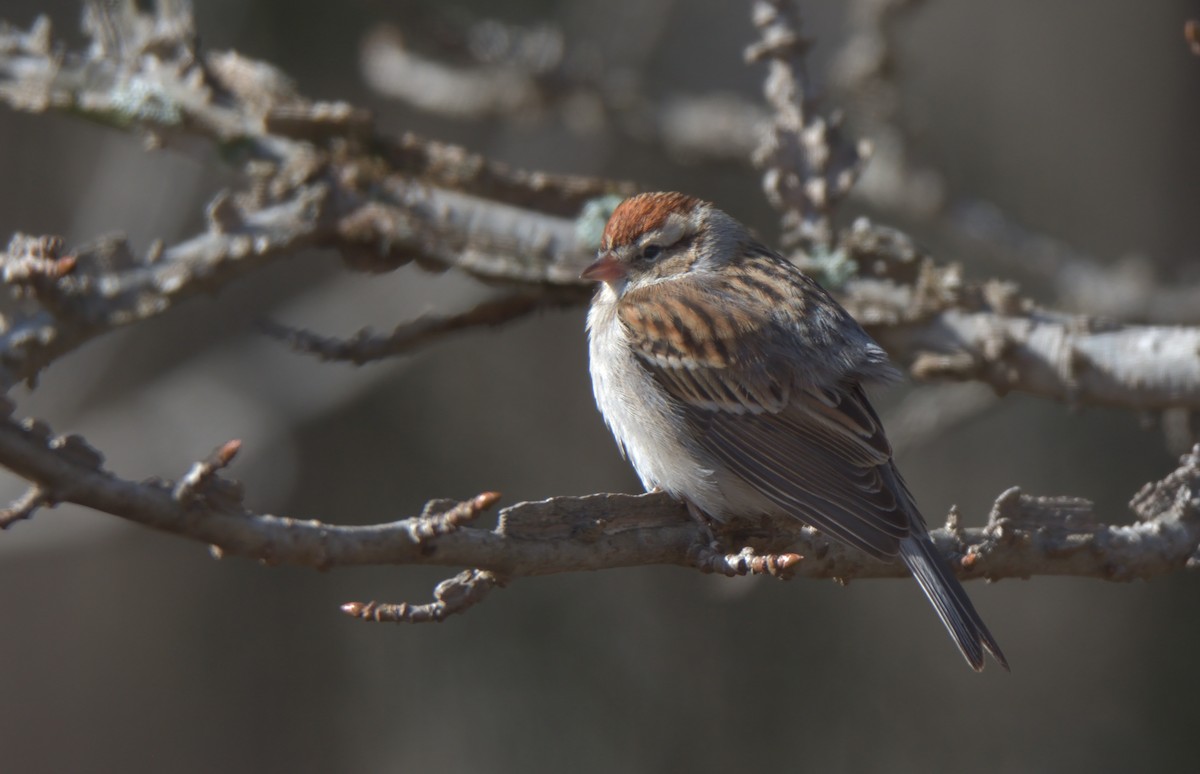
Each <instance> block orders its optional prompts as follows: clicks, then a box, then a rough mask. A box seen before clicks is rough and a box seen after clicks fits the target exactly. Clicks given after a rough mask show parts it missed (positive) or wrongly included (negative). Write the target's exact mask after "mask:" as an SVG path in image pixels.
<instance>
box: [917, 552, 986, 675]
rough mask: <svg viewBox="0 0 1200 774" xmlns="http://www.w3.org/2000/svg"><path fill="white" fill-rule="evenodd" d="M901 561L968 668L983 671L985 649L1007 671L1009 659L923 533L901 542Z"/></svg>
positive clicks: (956, 579)
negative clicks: (927, 600) (935, 613)
mask: <svg viewBox="0 0 1200 774" xmlns="http://www.w3.org/2000/svg"><path fill="white" fill-rule="evenodd" d="M900 558H901V559H903V560H904V564H905V565H907V566H908V569H909V572H911V573H912V575H913V577H914V578H916V579H917V583H919V584H920V585H921V590H922V591H924V592H925V596H926V597H928V598H929V601H930V603H932V604H933V608H934V610H936V611H937V614H938V618H941V619H942V623H943V624H944V625H945V627H946V629H947V630H948V631H949V632H950V636H951V637H953V638H954V642H955V644H957V645H958V649H959V650H960V651H962V654H963V658H965V659H966V660H967V663H968V664H970V665H971V668H972V669H974V670H975V671H976V672H979V671H981V670H982V669H983V651H984V649H985V648H986V649H987V651H988V652H989V653H991V654H992V656H993V657H994V658H995V659H996V661H997V662H998V663H999V664H1000V666H1002V667H1004V669H1005V670H1008V660H1007V659H1006V658H1004V654H1003V653H1001V652H1000V646H999V645H997V644H996V640H995V639H994V638H993V637H992V633H991V632H989V631H988V628H987V626H986V625H985V624H984V623H983V619H982V618H980V617H979V613H977V612H975V606H974V605H972V604H971V600H970V599H969V598H968V597H967V592H966V591H965V590H964V589H963V587H962V584H960V583H959V582H958V578H955V577H954V574H953V573H952V572H951V571H950V568H949V567H948V566H947V565H946V562H945V560H944V559H942V557H941V554H939V553H938V551H937V548H936V547H935V546H934V545H933V542H932V541H930V539H929V536H928V535H927V534H925V531H924V530H920V531H919V532H917V531H914V533H913V534H912V535H911V536H909V537H907V538H905V539H904V540H903V541H901V543H900Z"/></svg>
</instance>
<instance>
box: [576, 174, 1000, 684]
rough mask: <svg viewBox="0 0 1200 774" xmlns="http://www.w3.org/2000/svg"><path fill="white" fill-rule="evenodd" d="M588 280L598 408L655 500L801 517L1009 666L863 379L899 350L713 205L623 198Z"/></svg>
mask: <svg viewBox="0 0 1200 774" xmlns="http://www.w3.org/2000/svg"><path fill="white" fill-rule="evenodd" d="M583 277H584V278H585V279H589V280H598V281H600V282H601V283H602V284H601V286H600V288H599V290H598V291H597V292H596V296H595V298H594V299H593V301H592V307H591V310H590V311H589V313H588V322H587V326H588V337H589V343H590V355H591V374H592V386H593V389H594V391H595V394H596V403H597V405H599V407H600V411H601V413H602V414H603V415H604V420H605V422H607V423H608V426H609V428H610V429H611V430H612V432H613V435H615V436H616V439H617V443H618V445H620V447H621V450H622V452H623V453H624V454H625V455H627V456H628V458H629V460H630V462H632V463H633V467H634V468H635V469H636V470H637V473H638V476H640V477H641V479H642V483H643V484H644V485H645V487H646V488H647V489H648V490H649V489H655V488H660V489H662V490H664V491H666V492H667V493H669V494H671V495H672V496H674V497H676V498H678V499H680V500H683V501H684V502H685V503H687V505H688V508H689V510H691V511H692V512H693V513H694V514H697V513H698V515H701V516H703V517H707V518H709V519H712V520H715V521H718V522H719V521H722V520H724V519H726V518H727V517H730V516H735V515H740V516H752V515H758V514H764V515H767V516H779V517H793V518H796V519H799V520H800V521H802V522H804V523H805V524H808V525H810V526H812V527H814V528H816V529H818V530H820V531H821V532H824V533H825V534H827V535H830V536H831V537H833V538H836V539H837V540H840V541H842V542H844V543H847V544H849V545H852V546H855V547H857V548H860V549H862V550H863V551H866V552H867V553H869V554H871V555H872V556H875V557H877V558H879V559H883V560H890V559H892V558H894V557H896V556H897V555H899V557H900V559H901V560H903V562H904V563H905V565H907V566H908V569H909V571H910V572H912V574H913V576H914V577H915V578H916V580H917V583H919V584H920V586H921V589H922V590H923V591H924V592H925V595H926V596H927V597H928V598H929V601H930V602H931V603H932V604H933V607H934V609H935V610H936V611H937V614H938V616H939V617H940V618H941V619H942V623H943V624H945V626H946V628H947V629H948V630H949V632H950V635H951V636H952V637H953V638H954V641H955V643H957V644H958V647H959V650H961V651H962V654H963V656H964V657H965V658H966V659H967V662H968V663H969V664H970V665H971V666H972V667H973V668H974V669H976V670H980V669H982V668H983V659H984V655H983V651H984V649H985V648H986V649H987V650H988V651H990V652H991V654H992V655H993V656H994V657H995V659H996V660H997V661H998V662H999V663H1000V665H1001V666H1003V667H1004V668H1005V669H1007V668H1008V664H1007V662H1006V661H1005V658H1004V655H1003V654H1002V653H1001V652H1000V647H999V646H998V645H997V644H996V641H995V640H994V639H993V638H992V635H991V633H990V632H988V629H987V626H985V625H984V623H983V621H982V620H981V619H980V617H979V614H978V613H976V612H975V608H974V607H973V606H972V605H971V602H970V600H969V599H968V598H967V595H966V592H965V591H964V590H963V588H962V586H961V585H960V584H959V582H958V580H957V579H956V578H955V577H954V575H953V573H952V572H951V571H950V569H949V568H948V567H947V566H946V563H945V562H944V560H943V559H942V558H941V556H939V554H938V552H937V549H936V548H935V547H934V545H933V543H932V542H930V540H929V534H928V531H927V529H926V527H925V521H924V519H923V518H922V517H921V513H920V511H918V510H917V505H916V503H915V502H914V500H913V497H912V495H911V494H910V493H909V491H908V488H907V487H906V486H905V484H904V480H903V479H902V478H901V477H900V472H899V471H898V470H897V469H896V465H895V463H894V462H893V461H892V449H891V446H890V444H889V443H888V440H887V438H886V437H885V436H884V433H883V427H882V426H881V424H880V422H879V417H878V415H876V413H875V410H874V409H873V408H872V407H871V404H870V403H869V402H868V401H867V396H866V395H865V394H864V392H863V388H862V383H863V382H866V381H880V380H889V379H893V378H895V377H896V371H895V369H893V368H892V366H891V365H890V364H889V363H888V359H887V355H886V354H884V352H883V350H882V349H881V348H880V347H879V345H878V344H876V343H875V342H874V341H872V340H871V338H870V337H869V336H868V335H867V333H866V332H865V331H864V330H863V329H862V327H861V326H859V324H858V323H857V322H856V321H855V320H854V318H852V317H851V316H850V315H849V313H847V312H846V310H844V309H842V307H841V306H839V305H838V303H837V302H836V301H834V300H833V298H832V297H831V296H830V295H829V294H828V293H826V292H825V291H824V290H823V289H822V288H821V287H820V286H819V285H818V284H817V283H816V282H814V281H813V280H812V279H810V278H809V277H808V276H806V275H805V274H803V273H802V272H801V271H800V270H799V269H797V268H796V267H795V266H793V265H792V264H791V263H789V262H788V261H787V260H785V259H784V258H782V257H780V256H779V255H778V254H777V253H775V252H773V251H771V250H770V249H768V248H766V247H764V246H762V245H761V244H759V243H758V242H756V241H755V240H754V238H753V237H751V236H750V234H749V233H748V232H747V230H746V228H745V227H744V226H742V224H740V223H738V222H737V221H735V220H734V219H733V218H731V217H730V216H728V215H726V214H725V213H724V212H722V211H720V210H718V209H717V208H716V207H714V206H713V205H711V204H709V203H708V202H703V201H700V200H698V199H695V198H692V197H690V196H685V195H683V194H678V193H647V194H641V195H638V196H634V197H633V198H630V199H626V200H625V201H624V202H622V203H621V204H620V205H619V206H618V207H617V208H616V210H615V211H614V212H613V214H612V217H611V218H609V221H608V225H607V226H606V227H605V229H604V238H603V244H602V246H601V249H600V255H599V257H598V258H597V260H596V261H595V262H594V263H592V264H591V265H590V266H588V267H587V269H585V270H584V272H583Z"/></svg>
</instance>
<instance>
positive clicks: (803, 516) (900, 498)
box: [618, 261, 919, 557]
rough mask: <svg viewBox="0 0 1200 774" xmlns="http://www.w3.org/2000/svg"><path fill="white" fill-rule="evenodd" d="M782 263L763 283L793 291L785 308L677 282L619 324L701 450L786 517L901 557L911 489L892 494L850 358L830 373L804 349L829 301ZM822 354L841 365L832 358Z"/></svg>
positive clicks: (644, 296)
mask: <svg viewBox="0 0 1200 774" xmlns="http://www.w3.org/2000/svg"><path fill="white" fill-rule="evenodd" d="M779 263H781V261H767V262H766V264H767V266H766V268H763V269H762V271H763V272H774V274H773V275H772V280H773V281H774V284H773V285H772V287H773V288H775V290H774V291H773V292H778V290H777V288H778V287H779V284H780V283H779V280H783V281H784V284H785V286H787V287H789V288H790V289H791V297H789V298H786V299H784V302H783V303H781V302H780V301H779V300H778V299H764V298H761V297H759V295H761V293H762V292H763V291H762V290H761V289H760V285H761V284H762V283H759V284H757V285H756V284H754V283H745V284H742V285H738V286H734V285H726V286H722V287H720V288H718V291H719V292H707V291H705V290H703V289H702V288H701V286H700V284H699V283H694V282H693V281H692V280H689V279H677V280H672V281H671V282H670V283H667V286H666V287H664V286H662V285H659V286H655V288H654V292H653V293H652V294H650V293H643V292H641V291H638V290H634V291H630V292H627V293H626V294H625V296H624V297H623V298H622V300H621V302H620V307H619V310H618V314H619V315H620V317H621V320H622V322H623V323H624V324H625V326H626V331H627V333H628V336H629V340H630V342H631V343H632V345H633V347H634V351H635V352H637V354H638V356H639V360H640V362H641V363H642V365H643V366H644V367H645V368H646V370H647V371H648V372H649V373H650V374H651V375H652V376H653V377H654V379H655V380H656V381H657V382H658V384H660V385H661V386H662V387H663V389H665V390H666V391H667V392H668V394H670V395H671V397H672V398H674V400H675V401H676V402H677V404H678V406H679V410H680V412H681V413H682V415H683V416H684V418H685V419H686V420H687V421H688V423H689V424H690V425H691V427H692V428H693V429H694V430H695V432H696V437H697V442H698V444H699V446H700V447H701V448H702V449H703V450H705V451H706V452H707V453H708V454H710V455H711V456H712V457H713V458H714V459H715V460H717V461H719V462H720V463H721V464H722V465H724V466H725V467H726V468H727V469H728V470H729V471H730V472H732V473H733V474H734V475H736V476H738V477H739V478H741V479H742V480H743V481H745V482H746V483H747V484H749V485H750V486H751V487H752V488H753V489H755V490H757V491H758V492H759V493H760V494H762V495H763V496H764V497H765V498H766V499H768V500H769V501H770V502H772V503H773V504H775V505H776V506H777V507H779V508H780V509H781V510H783V511H784V512H786V513H788V514H790V515H792V516H794V517H796V518H798V519H800V520H801V521H803V522H805V523H807V524H810V525H811V526H813V527H815V528H817V529H819V530H821V531H823V532H826V533H828V534H829V535H831V536H833V537H835V538H837V539H840V540H842V541H845V542H846V543H849V544H851V545H853V546H856V547H858V548H861V549H862V550H864V551H867V552H868V553H870V554H872V555H874V556H877V557H892V556H896V555H897V554H898V553H899V551H900V542H901V540H903V539H904V538H906V537H908V536H909V534H910V533H911V527H910V522H909V519H910V514H916V513H917V510H916V508H915V506H913V507H912V508H911V509H910V508H909V507H908V506H909V505H911V497H910V495H909V494H908V492H907V490H906V489H904V488H903V484H900V485H899V487H897V486H893V485H892V484H891V483H890V482H891V481H892V480H893V477H894V479H895V480H899V474H898V473H895V468H894V466H893V464H892V461H891V460H892V450H891V446H890V445H889V444H888V441H887V438H886V437H885V436H884V434H883V428H882V426H881V425H880V422H879V418H878V417H877V416H876V414H875V411H874V409H872V407H871V405H870V403H869V402H868V401H867V398H866V395H865V394H864V393H863V391H862V388H861V387H860V386H859V385H858V379H859V378H861V373H859V372H857V371H856V370H855V366H856V364H855V363H854V362H853V360H852V359H851V358H849V357H843V358H841V361H842V362H843V364H842V366H841V370H840V372H838V371H834V372H833V373H829V372H828V369H829V367H828V366H827V365H826V364H824V361H822V362H821V363H818V364H817V365H814V364H813V362H809V361H812V360H815V359H816V358H815V357H813V355H814V354H815V353H812V352H805V351H803V349H802V348H800V347H798V345H797V341H798V336H797V331H796V330H795V326H798V325H803V324H805V323H804V322H803V321H802V320H801V321H798V320H797V319H796V315H800V314H802V313H803V311H804V310H805V308H806V307H807V305H808V304H810V303H811V302H812V300H813V299H812V294H813V293H817V292H820V293H823V292H824V291H821V290H820V289H819V288H818V287H817V286H816V285H815V284H813V283H811V281H810V280H808V278H807V277H804V275H802V274H800V273H799V272H794V271H793V270H791V268H790V267H782V266H778V265H776V264H779ZM772 301H773V302H772ZM850 324H851V326H852V329H853V330H857V331H858V332H859V333H860V334H861V337H862V339H863V340H864V341H867V342H869V341H870V339H869V338H868V337H867V336H866V334H865V333H862V332H861V329H860V328H858V327H857V324H855V323H853V321H852V320H851V321H850ZM844 325H845V321H839V326H844ZM789 326H791V329H789ZM851 343H853V342H851ZM852 350H853V348H852V347H850V346H849V345H847V346H846V351H847V352H850V351H852ZM821 354H822V355H824V356H825V359H826V360H829V359H832V360H834V361H835V362H838V358H837V357H836V355H837V353H836V352H834V353H832V355H833V356H832V357H831V355H830V353H828V352H823V353H821ZM872 357H874V353H872ZM806 358H807V359H806ZM876 359H877V358H876ZM867 365H871V366H874V365H877V363H876V362H875V361H872V362H871V363H868V364H867ZM822 369H825V370H822ZM916 518H919V516H917V517H916Z"/></svg>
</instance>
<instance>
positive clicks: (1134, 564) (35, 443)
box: [0, 420, 1200, 604]
mask: <svg viewBox="0 0 1200 774" xmlns="http://www.w3.org/2000/svg"><path fill="white" fill-rule="evenodd" d="M65 447H66V445H65V444H63V443H62V442H61V440H59V439H52V438H51V437H50V432H49V429H48V428H47V427H46V426H45V425H44V424H43V423H39V422H26V423H24V424H18V423H16V422H14V421H12V420H5V421H4V422H3V423H0V464H2V465H4V466H5V467H7V468H9V469H10V470H12V471H14V472H16V473H17V474H18V475H21V476H23V477H25V478H27V479H28V480H30V481H32V482H33V483H34V484H35V485H36V486H38V487H39V488H40V489H41V491H42V492H44V493H45V496H46V498H47V499H50V500H53V501H55V502H71V503H76V504H79V505H83V506H86V507H89V508H93V509H95V510H99V511H102V512H105V513H109V514H111V515H114V516H118V517H120V518H123V519H126V520H129V521H132V522H135V523H138V524H142V525H144V526H147V527H151V528H153V529H158V530H162V531H165V532H170V533H173V534H177V535H180V536H182V537H185V538H188V539H192V540H197V541H200V542H203V543H205V544H209V545H212V546H215V547H216V549H217V550H218V551H219V553H220V554H222V555H225V554H233V555H241V556H248V557H251V558H255V559H258V560H261V561H264V562H267V563H270V564H293V565H302V566H309V567H316V568H321V569H325V568H330V567H336V566H342V565H372V564H427V565H437V566H458V567H472V568H478V569H480V570H487V571H489V572H492V573H494V574H495V575H496V576H497V577H499V578H505V579H515V578H519V577H523V576H531V575H547V574H553V573H561V572H579V571H583V570H599V569H608V568H615V567H630V566H641V565H654V564H673V565H678V566H684V567H697V566H699V567H700V568H702V569H705V570H708V571H713V570H719V571H723V572H724V571H728V570H730V569H732V570H733V571H735V572H741V571H747V570H748V571H751V572H757V571H763V570H766V571H768V572H770V571H771V569H772V566H774V569H775V571H776V572H777V573H778V572H779V571H786V573H785V574H787V573H790V574H794V575H796V576H802V577H813V578H830V577H833V578H840V579H843V580H845V579H851V578H879V577H902V576H903V575H904V574H905V570H904V568H903V566H902V565H899V564H885V563H881V562H877V561H875V560H873V559H871V558H870V557H868V556H867V555H865V554H862V553H860V552H857V551H855V550H853V549H851V548H847V547H846V546H843V545H841V544H840V543H834V542H831V541H830V540H828V539H826V538H825V537H823V536H821V535H818V534H817V533H815V532H814V531H813V530H811V529H809V528H806V527H801V526H800V525H799V524H796V525H782V526H781V525H778V524H772V523H765V522H760V521H758V520H754V519H751V520H748V521H744V522H735V523H733V524H731V525H730V527H729V529H728V531H726V532H725V533H723V535H722V539H723V540H724V541H726V542H728V543H730V544H732V545H740V546H749V547H750V548H751V549H753V552H754V554H757V555H759V556H760V558H761V561H758V563H757V566H756V563H755V562H756V560H755V559H754V558H753V555H751V554H744V555H742V556H740V557H739V556H735V557H731V558H726V560H724V561H723V562H722V561H718V562H714V561H713V559H712V555H711V552H707V551H706V550H704V549H699V548H698V546H702V545H704V544H705V542H706V539H707V538H706V536H705V535H704V533H703V530H702V529H701V528H700V527H699V526H698V525H697V524H696V523H695V522H694V521H693V520H691V519H690V518H689V517H688V516H687V515H686V512H685V509H684V508H683V507H682V506H681V505H680V504H679V503H677V502H674V501H672V500H671V498H669V497H668V496H666V495H663V494H648V495H640V496H631V495H610V494H600V495H590V496H587V497H557V498H552V499H550V500H543V501H541V502H527V503H519V504H517V505H514V506H510V507H508V508H506V509H504V510H503V511H502V512H501V516H500V522H499V524H498V526H497V527H496V528H495V529H486V528H480V527H473V526H470V522H471V521H473V520H474V518H475V517H476V516H478V514H479V513H480V512H481V511H482V510H484V509H485V508H487V507H489V506H490V505H491V504H493V503H494V502H495V501H496V498H497V495H496V494H495V493H485V494H483V495H480V496H479V497H477V498H474V499H473V500H472V501H469V502H468V503H467V504H465V505H462V506H452V505H449V504H448V503H446V502H445V501H441V502H437V503H434V504H432V505H431V506H430V507H429V508H427V510H426V512H425V513H424V514H422V515H421V516H417V517H414V518H410V519H402V520H400V521H394V522H388V523H382V524H376V525H371V526H338V525H334V524H328V523H322V522H318V521H297V520H294V519H290V518H285V517H279V516H271V515H267V514H257V513H252V512H250V511H247V510H245V508H244V507H243V506H241V505H240V502H235V501H233V500H232V499H231V498H210V497H203V498H194V499H192V500H190V501H187V502H182V501H180V500H179V499H177V498H176V497H175V496H174V491H175V490H176V488H177V487H176V486H173V485H171V484H169V483H166V482H153V481H152V482H147V483H141V484H139V483H134V482H131V481H126V480H122V479H120V478H117V477H116V476H114V475H112V474H111V473H109V472H107V471H104V470H102V469H98V468H95V467H92V466H91V464H90V462H89V461H82V460H80V459H79V458H78V455H75V454H72V453H71V452H70V451H69V450H67V449H66V448H65ZM216 480H219V474H218V473H217V472H216V471H215V470H214V471H213V472H212V473H211V476H210V477H209V478H208V481H209V484H208V488H206V491H208V489H209V488H211V487H212V482H213V481H216ZM1133 507H1134V509H1135V513H1136V515H1137V518H1138V519H1139V521H1138V522H1137V523H1135V524H1133V525H1131V526H1108V525H1105V524H1101V523H1099V521H1097V520H1096V518H1095V514H1094V512H1093V509H1092V506H1091V504H1090V503H1088V502H1087V501H1085V500H1080V499H1077V498H1034V497H1027V496H1024V495H1022V494H1021V493H1020V491H1019V490H1017V489H1015V488H1014V489H1011V490H1009V491H1008V492H1006V493H1005V494H1004V495H1003V496H1001V497H1000V498H999V499H998V500H997V501H996V505H995V507H994V508H993V509H992V513H991V515H990V516H989V519H988V525H987V526H986V527H984V528H982V529H962V528H961V527H959V526H958V524H957V518H955V519H954V520H952V522H951V523H949V524H948V525H947V527H946V528H945V529H942V530H935V531H934V533H933V537H934V540H935V542H936V543H937V545H938V546H939V548H940V549H941V550H942V551H943V552H944V553H945V554H946V555H947V557H949V558H950V559H951V561H952V563H953V565H954V566H955V567H956V568H957V569H958V571H959V572H960V574H961V575H962V577H964V578H980V577H986V578H991V579H999V578H1006V577H1029V576H1032V575H1077V576H1084V577H1098V578H1106V579H1110V580H1127V579H1130V578H1138V577H1151V576H1154V575H1160V574H1164V573H1168V572H1173V571H1176V570H1178V569H1181V568H1183V567H1185V566H1193V565H1195V564H1196V561H1195V555H1196V552H1197V546H1198V545H1200V448H1197V449H1194V450H1193V451H1192V452H1191V453H1190V454H1188V455H1185V456H1184V457H1183V458H1182V460H1181V463H1180V467H1179V468H1178V469H1177V470H1175V471H1174V472H1172V473H1171V474H1170V475H1168V476H1167V477H1166V478H1164V479H1163V480H1162V481H1160V482H1157V483H1155V484H1152V485H1148V486H1147V487H1146V488H1144V489H1143V491H1142V492H1141V493H1139V495H1138V496H1137V498H1135V500H1134V504H1133ZM792 554H795V555H798V556H800V557H802V559H801V560H800V561H798V562H797V561H796V560H795V559H794V557H792V556H791V555H792ZM768 556H770V557H776V558H774V559H769V558H765V557H768ZM1189 562H1190V563H1189ZM739 567H740V568H741V569H739ZM447 604H449V603H447Z"/></svg>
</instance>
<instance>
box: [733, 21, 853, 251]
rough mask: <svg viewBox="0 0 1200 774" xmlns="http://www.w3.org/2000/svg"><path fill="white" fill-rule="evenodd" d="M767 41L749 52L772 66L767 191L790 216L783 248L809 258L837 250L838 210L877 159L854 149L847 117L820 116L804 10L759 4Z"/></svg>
mask: <svg viewBox="0 0 1200 774" xmlns="http://www.w3.org/2000/svg"><path fill="white" fill-rule="evenodd" d="M754 26H755V27H757V28H758V30H759V34H760V36H761V37H760V39H759V40H757V41H755V42H754V43H753V44H751V45H750V46H749V47H748V48H747V49H746V59H747V61H749V62H760V61H764V60H765V61H766V62H767V79H766V82H765V84H764V86H763V93H764V94H765V95H766V98H767V102H768V103H769V104H770V106H771V109H772V111H773V118H772V121H771V128H770V130H769V131H768V133H767V134H766V135H765V136H764V138H763V140H762V143H761V144H760V145H759V147H758V149H757V150H756V151H755V155H754V161H755V164H756V165H757V166H759V167H760V168H762V169H763V170H764V174H763V190H764V191H765V192H766V194H767V199H768V200H770V202H771V203H772V204H773V205H774V206H775V208H776V209H778V210H780V212H782V213H783V234H782V239H783V244H784V245H785V246H787V247H802V248H804V249H806V250H807V251H809V252H828V251H829V250H830V249H831V248H832V247H833V240H834V236H835V233H834V226H833V221H832V213H833V209H834V208H835V207H836V206H837V204H838V202H840V201H841V200H842V199H844V198H845V197H846V195H847V194H848V193H849V192H850V189H851V188H852V187H853V185H854V181H855V180H856V179H857V178H858V175H859V172H861V171H862V167H863V164H864V163H865V162H866V159H867V157H868V156H869V155H870V146H869V144H867V143H864V142H860V143H852V142H850V141H849V139H848V138H846V137H845V136H844V135H843V133H842V127H841V118H840V116H837V115H830V116H829V117H826V116H822V115H820V114H819V113H818V112H817V109H816V105H817V100H816V97H815V89H814V87H813V85H812V81H811V79H810V78H809V75H808V69H807V65H806V63H805V57H806V56H807V53H808V49H809V47H810V46H811V45H812V42H811V41H810V40H809V39H808V38H805V37H804V36H803V35H801V33H800V29H801V23H800V14H799V11H798V10H797V9H796V8H795V6H794V4H793V3H791V2H788V0H755V2H754Z"/></svg>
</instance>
